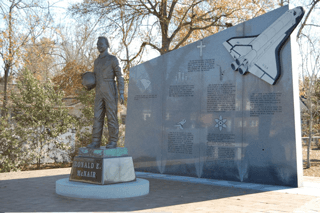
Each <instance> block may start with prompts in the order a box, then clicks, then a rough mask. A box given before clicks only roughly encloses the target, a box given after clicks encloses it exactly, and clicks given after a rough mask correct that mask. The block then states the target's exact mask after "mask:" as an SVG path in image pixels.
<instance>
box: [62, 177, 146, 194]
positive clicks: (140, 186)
mask: <svg viewBox="0 0 320 213" xmlns="http://www.w3.org/2000/svg"><path fill="white" fill-rule="evenodd" d="M56 193H57V194H58V195H62V196H67V197H75V198H89V199H111V198H129V197H138V196H142V195H147V194H149V181H148V180H145V179H141V178H137V179H136V181H132V182H128V183H119V184H112V185H95V184H88V183H80V182H74V181H69V180H68V178H64V179H60V180H57V181H56Z"/></svg>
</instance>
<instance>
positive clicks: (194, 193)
mask: <svg viewBox="0 0 320 213" xmlns="http://www.w3.org/2000/svg"><path fill="white" fill-rule="evenodd" d="M67 177H69V175H58V176H46V177H39V178H28V179H16V180H3V181H0V212H8V211H11V212H18V211H23V212H27V211H30V212H31V211H37V212H39V211H41V212H52V211H55V212H56V211H60V212H70V211H73V212H74V211H139V210H147V209H153V208H160V207H168V206H173V205H181V204H188V203H194V202H202V201H208V200H215V199H221V198H226V197H232V196H241V195H247V194H253V193H260V192H261V191H258V190H252V189H248V190H247V189H239V188H232V187H222V186H210V185H203V184H194V183H183V182H178V181H168V180H159V179H148V180H149V182H150V193H149V194H148V195H145V196H141V197H135V198H124V199H108V200H91V199H78V198H68V197H63V196H60V195H57V194H56V193H55V182H56V181H57V180H59V179H62V178H67Z"/></svg>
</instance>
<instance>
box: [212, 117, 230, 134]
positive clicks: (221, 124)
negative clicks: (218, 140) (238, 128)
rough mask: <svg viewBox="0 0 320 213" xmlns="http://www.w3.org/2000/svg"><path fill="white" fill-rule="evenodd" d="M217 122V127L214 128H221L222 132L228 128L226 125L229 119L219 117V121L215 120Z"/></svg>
mask: <svg viewBox="0 0 320 213" xmlns="http://www.w3.org/2000/svg"><path fill="white" fill-rule="evenodd" d="M214 120H215V121H216V123H217V124H216V125H215V126H214V127H215V128H219V130H220V131H221V130H222V129H223V128H227V125H226V124H225V123H226V122H227V119H223V118H222V116H221V115H220V116H219V119H217V118H216V119H214Z"/></svg>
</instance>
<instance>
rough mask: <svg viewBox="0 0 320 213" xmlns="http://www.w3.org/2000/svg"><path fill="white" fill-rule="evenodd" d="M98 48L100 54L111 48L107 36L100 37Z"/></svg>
mask: <svg viewBox="0 0 320 213" xmlns="http://www.w3.org/2000/svg"><path fill="white" fill-rule="evenodd" d="M97 48H98V50H99V52H100V53H103V52H104V51H106V50H107V49H108V48H109V40H108V38H107V37H105V36H99V38H98V42H97Z"/></svg>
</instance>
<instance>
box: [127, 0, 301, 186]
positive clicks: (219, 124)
mask: <svg viewBox="0 0 320 213" xmlns="http://www.w3.org/2000/svg"><path fill="white" fill-rule="evenodd" d="M288 10H289V8H288V6H285V7H281V8H279V9H276V10H274V11H271V12H269V13H267V14H264V15H262V16H259V17H257V18H254V19H252V20H249V21H246V22H244V23H242V24H239V25H236V26H234V27H231V28H228V29H226V30H224V31H222V32H220V33H217V34H215V35H212V36H209V37H207V38H204V39H202V40H200V41H197V42H195V43H192V44H189V45H187V46H184V47H182V48H180V49H178V50H175V51H172V52H169V53H167V54H165V55H162V56H160V57H157V58H155V59H153V60H150V61H148V62H145V63H143V64H140V65H138V66H136V67H133V68H132V69H131V70H130V83H129V94H128V111H127V118H126V142H125V146H126V147H127V148H128V152H129V155H131V156H132V157H133V161H134V165H135V170H136V171H145V172H154V173H162V174H173V175H181V176H191V177H199V178H211V179H222V180H232V181H241V182H250V183H262V184H272V185H285V186H295V187H298V186H300V185H301V178H302V156H301V155H302V154H301V127H300V106H299V97H298V95H299V94H298V92H299V91H298V89H299V88H298V77H297V66H296V65H295V63H294V61H293V60H292V55H293V54H294V53H293V47H294V45H295V44H294V42H295V41H294V39H290V38H288V39H287V40H286V41H285V42H284V43H283V44H282V46H281V49H280V51H279V58H280V62H278V63H280V64H279V65H280V66H281V73H280V75H278V76H277V79H276V81H274V82H271V83H270V82H269V83H268V82H266V81H265V80H263V79H262V78H258V77H257V76H255V75H254V74H252V73H248V74H246V75H241V74H240V73H239V72H238V71H234V70H233V69H232V68H231V66H230V64H231V63H232V62H233V61H234V58H233V57H232V56H231V55H230V52H228V50H227V49H226V47H225V46H224V45H223V43H224V42H226V41H228V40H229V39H231V38H238V37H244V38H246V37H248V38H251V37H254V36H257V35H260V34H262V33H263V32H265V30H266V29H267V28H268V27H269V26H270V25H272V24H273V23H274V22H275V21H277V20H278V19H279V18H280V17H282V15H283V14H285V13H286V12H287V11H288ZM294 34H295V33H293V35H294ZM295 54H296V53H295ZM275 57H276V56H275ZM264 58H266V57H264ZM271 63H272V62H270V60H269V62H268V61H267V62H266V63H265V64H264V66H266V69H267V66H269V65H270V66H274V65H272V64H271ZM270 75H271V74H270ZM272 83H273V84H274V85H272Z"/></svg>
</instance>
